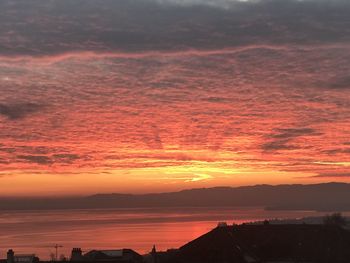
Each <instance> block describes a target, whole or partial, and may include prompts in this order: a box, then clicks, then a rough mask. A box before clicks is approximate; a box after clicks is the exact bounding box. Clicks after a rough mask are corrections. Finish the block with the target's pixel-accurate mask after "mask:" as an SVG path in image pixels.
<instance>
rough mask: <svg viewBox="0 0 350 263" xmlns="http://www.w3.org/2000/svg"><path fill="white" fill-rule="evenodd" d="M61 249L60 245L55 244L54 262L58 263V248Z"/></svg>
mask: <svg viewBox="0 0 350 263" xmlns="http://www.w3.org/2000/svg"><path fill="white" fill-rule="evenodd" d="M60 247H63V246H62V245H59V244H56V245H55V246H54V248H55V250H56V254H55V261H58V248H60Z"/></svg>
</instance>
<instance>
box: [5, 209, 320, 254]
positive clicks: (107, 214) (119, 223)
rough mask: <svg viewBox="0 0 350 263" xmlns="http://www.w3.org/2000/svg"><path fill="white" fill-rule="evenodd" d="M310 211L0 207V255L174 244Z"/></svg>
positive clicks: (159, 247) (146, 249)
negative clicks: (222, 224) (223, 227)
mask: <svg viewBox="0 0 350 263" xmlns="http://www.w3.org/2000/svg"><path fill="white" fill-rule="evenodd" d="M323 215H324V213H321V212H316V211H270V210H264V209H263V208H257V207H253V208H252V207H250V208H241V207H230V208H228V207H216V208H207V207H201V208H193V207H186V208H181V207H176V208H147V209H145V208H142V209H94V210H90V209H89V210H87V209H84V210H47V211H0V259H1V258H6V251H7V250H8V249H10V248H12V249H13V250H14V251H15V253H17V254H36V255H37V256H39V258H40V259H44V260H45V259H49V258H50V255H51V256H52V255H53V254H55V253H56V249H55V246H56V245H58V255H59V256H62V255H64V256H66V257H69V256H70V252H71V250H72V248H76V247H79V248H81V249H82V250H83V251H84V252H87V251H90V250H92V249H121V248H131V249H133V250H135V251H137V252H138V253H140V254H145V253H148V252H150V250H151V249H152V247H153V245H155V246H156V248H157V250H167V249H171V248H179V247H181V246H182V245H184V244H186V243H187V242H189V241H191V240H193V239H195V238H197V237H199V236H201V235H202V234H204V233H206V232H208V231H210V230H211V229H213V228H215V227H216V226H217V224H218V223H219V222H226V223H227V224H240V223H243V222H251V221H260V220H264V219H287V218H303V217H313V216H323Z"/></svg>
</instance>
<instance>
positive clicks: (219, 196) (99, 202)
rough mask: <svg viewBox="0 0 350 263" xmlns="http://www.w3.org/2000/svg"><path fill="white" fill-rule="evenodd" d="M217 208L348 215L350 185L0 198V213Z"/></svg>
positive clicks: (225, 188)
mask: <svg viewBox="0 0 350 263" xmlns="http://www.w3.org/2000/svg"><path fill="white" fill-rule="evenodd" d="M220 206H221V207H227V206H228V207H230V206H240V207H248V206H260V207H265V208H266V209H276V210H319V211H350V184H346V183H326V184H312V185H277V186H271V185H256V186H244V187H236V188H232V187H215V188H202V189H191V190H184V191H179V192H171V193H153V194H141V195H133V194H98V195H93V196H88V197H70V198H0V210H27V209H38V210H41V209H95V208H147V207H220Z"/></svg>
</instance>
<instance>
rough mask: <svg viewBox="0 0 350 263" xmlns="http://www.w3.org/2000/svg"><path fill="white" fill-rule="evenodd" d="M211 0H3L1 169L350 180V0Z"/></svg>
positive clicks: (154, 179) (207, 181) (151, 182)
mask: <svg viewBox="0 0 350 263" xmlns="http://www.w3.org/2000/svg"><path fill="white" fill-rule="evenodd" d="M213 3H214V2H212V1H192V2H187V1H148V0H144V1H142V0H138V1H136V0H134V1H115V0H113V1H109V0H107V1H103V4H100V2H99V1H97V0H84V1H68V0H60V1H55V0H52V1H45V3H43V2H42V1H34V0H27V1H7V0H6V1H1V3H0V14H1V15H0V23H1V25H2V26H1V28H0V57H1V59H0V90H1V96H0V142H1V144H0V171H1V172H0V177H2V178H1V180H5V179H4V178H9V176H8V175H11V178H13V179H11V180H14V181H12V182H17V183H19V182H20V180H23V182H24V181H25V180H27V179H21V178H30V180H36V179H35V178H38V177H40V176H43V177H44V176H45V178H46V177H50V176H52V175H54V174H55V175H56V174H61V175H71V177H70V178H75V177H76V176H78V175H79V176H86V178H91V182H98V181H99V180H102V178H103V176H104V175H107V174H109V175H111V176H114V177H113V178H115V179H111V180H110V184H111V185H115V187H118V186H121V185H122V186H123V187H126V184H127V185H128V187H129V188H128V189H131V190H132V189H133V188H132V187H133V186H134V187H135V185H138V186H140V188H142V187H143V189H144V190H145V189H149V191H151V190H152V189H153V188H154V187H158V186H159V187H162V189H165V188H169V189H173V188H176V187H178V188H183V187H186V184H188V183H196V184H197V185H198V186H206V185H208V186H209V185H219V184H248V183H249V184H250V183H254V182H257V183H260V182H267V183H271V182H272V183H273V182H277V181H278V182H294V181H295V180H296V181H302V180H305V178H306V177H310V178H312V179H310V180H321V179H324V178H326V179H327V180H329V178H331V177H334V178H336V179H339V178H341V180H347V177H348V176H347V175H348V174H349V162H350V155H349V154H350V143H349V138H350V137H349V135H350V124H349V122H348V119H350V86H349V84H350V81H349V76H350V70H349V69H350V63H349V61H350V45H349V44H348V40H349V35H350V34H348V33H350V32H349V28H350V26H349V24H350V18H349V16H348V14H349V11H350V5H349V4H348V3H347V2H346V1H284V2H283V4H282V2H281V1H248V2H237V1H235V2H230V1H221V2H216V3H222V5H221V4H220V5H219V6H218V5H217V4H216V5H214V4H213ZM13 175H15V176H13ZM35 176H36V177H35ZM16 178H17V179H16ZM79 178H80V177H79ZM126 178H127V180H126ZM8 180H10V179H8ZM16 180H17V181H16ZM72 180H73V179H72ZM89 180H90V179H89ZM94 180H95V181H94ZM113 180H114V181H113ZM62 181H64V180H63V179H62ZM87 181H88V180H87ZM9 182H10V181H9ZM65 187H66V188H67V186H61V188H62V189H66V188H65ZM149 187H150V188H149ZM152 187H153V188H152ZM61 188H60V189H61ZM116 189H117V190H118V189H119V188H116ZM125 189H126V188H125Z"/></svg>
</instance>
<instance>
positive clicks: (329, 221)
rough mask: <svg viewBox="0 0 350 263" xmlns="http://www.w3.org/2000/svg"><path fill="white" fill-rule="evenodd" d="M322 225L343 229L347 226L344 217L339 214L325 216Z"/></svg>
mask: <svg viewBox="0 0 350 263" xmlns="http://www.w3.org/2000/svg"><path fill="white" fill-rule="evenodd" d="M323 223H324V224H325V225H337V226H341V227H344V226H346V225H347V223H348V222H347V220H346V218H345V217H344V216H342V214H341V213H333V214H330V215H326V216H325V217H324V218H323Z"/></svg>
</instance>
